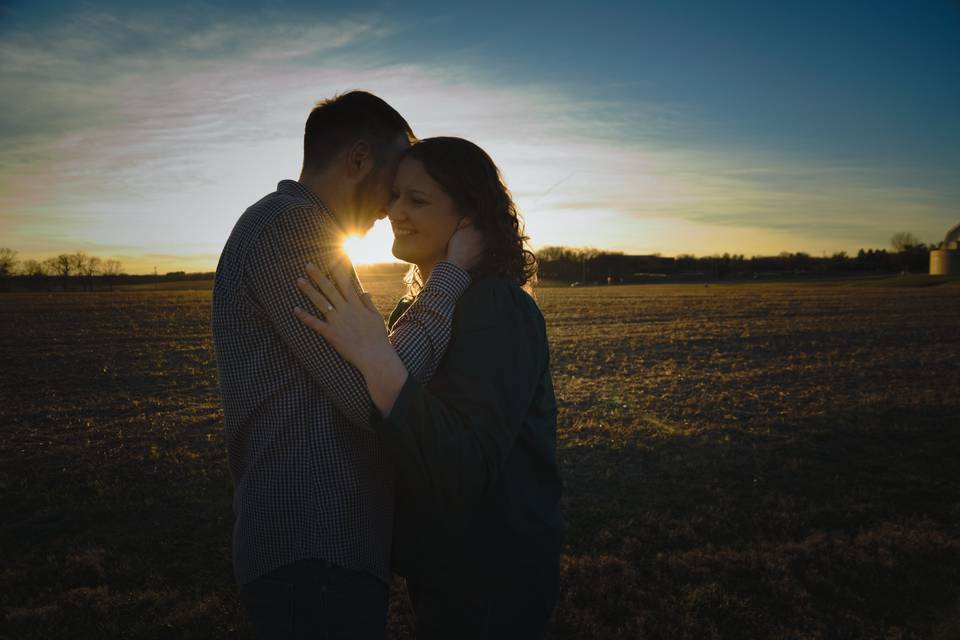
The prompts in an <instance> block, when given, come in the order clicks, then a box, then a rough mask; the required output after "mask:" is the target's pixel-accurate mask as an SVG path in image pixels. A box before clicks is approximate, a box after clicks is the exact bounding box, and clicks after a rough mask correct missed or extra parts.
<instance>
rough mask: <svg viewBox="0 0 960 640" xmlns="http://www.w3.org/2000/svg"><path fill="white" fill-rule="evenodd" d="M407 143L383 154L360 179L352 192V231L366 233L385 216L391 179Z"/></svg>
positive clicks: (388, 203)
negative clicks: (353, 215) (353, 214)
mask: <svg viewBox="0 0 960 640" xmlns="http://www.w3.org/2000/svg"><path fill="white" fill-rule="evenodd" d="M407 147H408V144H407V143H406V142H404V144H403V146H402V147H400V146H399V145H398V147H397V148H396V149H394V150H391V151H390V152H389V154H384V157H383V158H382V159H381V161H380V162H379V163H377V165H376V166H374V168H373V170H372V171H370V173H369V174H367V176H366V177H365V178H364V179H363V180H361V181H360V183H359V184H358V185H357V188H356V190H355V192H354V211H355V217H354V225H355V227H356V228H354V229H352V230H351V231H353V232H354V233H360V234H361V235H363V234H366V233H367V232H368V231H370V229H371V227H373V223H374V222H376V221H377V220H382V219H383V218H385V217H386V216H387V209H388V208H389V206H390V199H391V195H390V194H391V192H392V190H393V180H394V177H395V176H396V175H397V167H399V166H400V161H401V160H402V159H403V154H404V152H405V151H406V149H407Z"/></svg>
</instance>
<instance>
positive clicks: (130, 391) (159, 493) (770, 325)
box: [0, 278, 960, 640]
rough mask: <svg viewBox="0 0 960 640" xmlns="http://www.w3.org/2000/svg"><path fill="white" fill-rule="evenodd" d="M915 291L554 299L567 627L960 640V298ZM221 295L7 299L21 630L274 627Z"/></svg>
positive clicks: (638, 289)
mask: <svg viewBox="0 0 960 640" xmlns="http://www.w3.org/2000/svg"><path fill="white" fill-rule="evenodd" d="M891 284H894V285H895V284H898V282H897V281H884V280H877V281H869V282H863V283H850V282H836V283H830V284H764V285H756V284H743V285H723V286H718V285H711V286H710V287H704V286H703V285H676V286H672V285H649V286H621V287H592V288H591V287H586V288H577V289H569V288H542V289H540V290H539V291H538V294H537V295H538V301H539V303H540V305H541V308H542V309H543V312H544V315H545V316H546V319H547V323H548V326H549V330H550V340H551V348H552V359H553V371H554V379H555V383H556V390H557V395H558V400H559V403H560V420H559V447H560V452H559V455H560V460H561V465H562V473H563V477H564V481H565V495H564V510H565V514H566V518H567V521H568V531H567V542H566V550H565V554H564V557H563V560H562V563H563V564H562V570H563V583H562V593H561V602H560V605H559V607H558V609H557V612H556V614H555V617H554V621H553V622H552V624H551V627H550V632H549V637H551V638H571V639H572V638H603V639H616V638H631V639H632V638H670V639H674V638H677V639H685V638H689V639H697V640H700V639H709V638H885V639H893V638H941V639H947V638H960V419H958V416H960V287H958V286H955V283H950V284H947V285H944V286H927V287H914V286H890V285H891ZM368 286H370V288H371V290H373V291H374V293H375V294H376V297H375V299H376V301H377V303H378V304H379V305H380V306H381V308H382V309H383V310H384V311H386V310H387V309H388V308H389V307H390V306H391V304H392V302H393V300H395V296H396V294H397V292H398V287H397V283H396V282H395V281H394V280H393V278H390V279H380V280H376V279H373V280H370V281H369V282H368ZM209 307H210V294H209V292H208V291H151V290H142V291H123V292H114V293H107V292H104V293H83V294H81V293H75V294H6V295H0V362H2V369H0V397H2V403H0V495H2V520H0V594H2V595H0V614H2V615H0V637H2V638H235V637H247V636H248V631H247V629H246V626H245V623H244V621H243V618H242V615H241V612H240V610H239V607H238V603H237V589H236V586H235V585H234V583H233V578H232V571H231V565H230V535H231V523H232V514H231V504H230V500H231V495H232V487H231V481H230V477H229V474H228V471H227V465H226V455H225V450H224V443H223V434H222V419H221V411H220V405H219V397H218V392H217V377H216V368H215V362H214V357H213V351H212V346H211V337H210V329H209V322H210V310H209ZM394 596H395V597H394V599H393V604H392V609H391V620H390V634H391V637H393V638H408V637H411V633H410V629H411V617H410V613H409V607H408V605H407V603H406V601H405V599H404V596H403V592H402V590H401V589H400V585H399V583H397V584H395V585H394Z"/></svg>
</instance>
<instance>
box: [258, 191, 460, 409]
mask: <svg viewBox="0 0 960 640" xmlns="http://www.w3.org/2000/svg"><path fill="white" fill-rule="evenodd" d="M323 215H324V214H322V213H320V212H318V211H317V210H316V209H315V208H313V207H297V208H293V209H288V210H286V211H284V212H283V213H282V214H280V215H278V216H276V218H274V219H273V220H271V221H270V223H268V224H267V226H266V228H264V229H263V230H262V232H261V233H260V235H259V237H258V238H257V240H256V241H255V244H254V246H253V247H252V248H251V251H250V253H249V254H248V256H247V260H246V263H245V271H244V277H245V280H246V284H247V290H248V293H249V295H250V296H251V298H252V299H253V302H254V304H256V305H257V306H258V308H259V309H260V310H261V312H262V313H263V314H264V315H265V316H266V317H267V318H268V319H269V321H270V323H271V324H272V325H273V327H274V329H275V330H276V332H277V334H278V335H279V337H280V339H281V340H283V342H284V343H285V344H286V345H287V347H288V348H289V349H290V350H291V351H292V353H293V355H294V357H295V358H296V359H297V361H298V362H299V364H300V365H301V366H302V367H304V369H306V370H307V372H308V373H309V374H310V376H311V377H312V378H313V379H314V381H315V382H316V383H317V384H318V385H319V386H320V388H321V389H323V392H324V393H325V394H326V395H327V397H328V398H329V399H330V400H331V402H333V404H334V405H335V406H336V407H337V409H338V410H339V411H340V412H341V413H343V415H344V416H346V417H347V419H348V420H350V422H351V423H352V424H354V425H356V426H358V427H361V428H370V426H371V422H372V420H373V419H374V418H375V416H376V414H377V412H376V410H375V408H374V407H373V403H372V401H371V400H370V394H369V392H368V391H367V386H366V383H365V381H364V379H363V375H362V374H361V373H360V372H359V371H358V370H357V369H356V368H355V367H354V366H353V365H351V364H350V363H348V362H347V361H346V360H344V359H343V357H342V356H341V355H340V354H339V353H337V351H336V350H335V349H333V347H331V346H330V345H329V344H328V343H327V342H326V340H324V339H323V337H322V336H320V335H319V334H317V333H316V332H314V331H313V330H311V329H309V328H308V327H306V326H305V325H303V323H301V322H300V321H299V320H298V319H297V318H296V316H294V314H293V307H295V306H298V305H299V306H301V307H304V308H307V309H309V308H310V302H309V300H307V298H306V296H304V295H303V294H302V293H301V292H300V290H299V289H298V288H297V286H296V279H297V278H298V277H301V276H304V275H305V273H306V272H305V267H306V263H307V262H313V263H314V264H316V265H317V267H319V268H320V269H321V270H322V271H325V272H327V273H329V271H330V267H331V265H333V264H335V262H337V261H340V260H343V259H345V256H343V254H342V252H341V251H340V249H339V247H338V246H337V244H336V242H335V241H334V238H333V237H332V236H331V234H330V233H329V231H328V230H327V229H325V227H324V220H323V217H322V216H323ZM443 264H444V265H445V267H444V268H443V269H441V270H440V272H438V276H439V277H438V278H437V280H436V281H434V280H433V277H432V276H431V279H430V280H431V281H428V283H427V286H425V287H424V291H423V292H421V294H422V293H426V292H427V289H428V288H430V295H429V296H427V297H426V298H423V299H422V300H421V299H420V298H419V297H418V300H417V301H416V302H414V304H413V305H411V308H410V309H408V310H407V313H406V314H404V315H405V316H406V315H410V318H409V321H407V322H404V323H403V324H404V325H409V326H397V327H395V330H394V331H393V332H392V333H391V334H390V342H391V344H392V345H393V346H394V348H395V349H396V350H397V353H398V355H399V356H400V358H401V360H402V361H403V363H404V365H405V366H406V368H407V371H408V372H409V373H410V375H411V377H417V378H424V373H425V372H431V373H432V371H433V370H434V369H436V366H437V362H439V360H440V358H442V357H443V353H444V351H445V349H446V347H447V343H448V342H449V339H450V325H451V322H452V318H453V309H454V307H455V305H456V300H457V298H458V297H459V295H460V294H461V293H462V292H463V291H464V290H466V287H467V286H468V285H469V281H470V278H469V276H468V275H467V274H466V272H464V271H462V270H460V269H459V268H458V267H456V266H454V265H452V264H450V263H443ZM438 266H439V265H438ZM354 286H355V287H357V289H358V290H359V289H360V285H359V282H358V281H357V280H356V277H355V276H354ZM414 307H417V308H414ZM411 312H412V315H411ZM400 324H401V323H400V322H398V325H400Z"/></svg>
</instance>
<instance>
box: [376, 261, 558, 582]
mask: <svg viewBox="0 0 960 640" xmlns="http://www.w3.org/2000/svg"><path fill="white" fill-rule="evenodd" d="M408 304H409V302H401V303H400V304H399V305H398V306H397V308H396V309H395V310H394V312H393V314H392V315H391V318H390V323H391V325H392V323H393V322H395V321H396V320H397V319H398V318H399V317H400V315H402V313H403V312H404V311H405V309H406V306H407V305H408ZM556 422H557V405H556V399H555V398H554V394H553V384H552V381H551V377H550V361H549V350H548V347H547V336H546V328H545V325H544V320H543V315H542V314H541V313H540V310H539V308H538V307H537V305H536V303H535V302H534V301H533V299H532V298H531V297H530V296H529V295H528V294H527V293H526V292H524V291H523V290H522V289H521V288H520V287H518V286H517V285H515V284H513V283H511V282H509V281H507V280H505V279H501V278H486V279H482V280H480V281H478V282H475V283H473V284H472V285H471V286H470V288H469V289H467V291H466V293H464V294H463V296H462V297H461V298H460V300H459V302H458V303H457V307H456V311H455V312H454V318H453V336H452V338H451V340H450V345H449V347H448V349H447V352H446V355H445V356H444V357H443V359H442V360H441V362H440V365H439V368H438V369H437V372H436V374H435V376H434V377H433V379H432V381H431V382H430V383H428V384H427V385H426V387H423V386H421V385H420V384H418V383H417V382H416V381H415V380H414V379H413V378H412V377H411V378H409V379H408V380H407V382H406V384H405V385H404V388H403V390H402V391H401V393H400V396H399V397H398V399H397V401H396V403H395V404H394V407H393V411H392V412H391V414H390V415H389V416H388V417H387V418H386V419H385V420H384V421H383V423H382V424H380V425H379V429H378V430H379V431H380V432H381V434H382V436H383V438H384V445H385V449H386V450H387V452H388V455H392V456H393V458H394V460H395V463H396V481H397V485H396V486H397V501H396V515H395V524H394V544H393V551H392V555H393V568H394V570H395V571H396V572H397V573H399V574H401V575H403V576H405V577H407V578H409V579H412V580H418V581H423V582H430V583H434V584H438V585H444V584H451V582H454V583H455V582H456V581H461V580H471V581H476V580H481V581H482V580H493V581H495V582H499V581H500V580H502V579H504V577H508V576H509V575H510V572H511V571H514V570H518V569H521V568H522V569H525V570H530V569H532V570H533V571H537V570H538V569H539V568H540V567H551V566H553V567H555V566H556V565H557V563H558V562H559V555H560V545H561V529H562V521H561V516H560V477H559V472H558V468H557V455H556Z"/></svg>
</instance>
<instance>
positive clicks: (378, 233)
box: [343, 220, 398, 265]
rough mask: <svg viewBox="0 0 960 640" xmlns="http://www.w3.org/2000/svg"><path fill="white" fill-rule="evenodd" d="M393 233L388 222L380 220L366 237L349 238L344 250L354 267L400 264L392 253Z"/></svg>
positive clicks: (345, 241)
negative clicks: (384, 263) (386, 263)
mask: <svg viewBox="0 0 960 640" xmlns="http://www.w3.org/2000/svg"><path fill="white" fill-rule="evenodd" d="M392 247H393V231H392V230H391V228H390V223H389V222H388V221H386V220H378V221H377V223H376V224H374V225H373V228H372V229H370V231H369V233H367V235H365V236H348V237H347V239H346V240H344V241H343V250H344V251H345V252H346V253H347V256H349V258H350V262H352V263H353V264H354V265H360V264H379V263H383V262H398V260H397V259H396V258H394V257H393V253H392V251H391V249H392Z"/></svg>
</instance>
